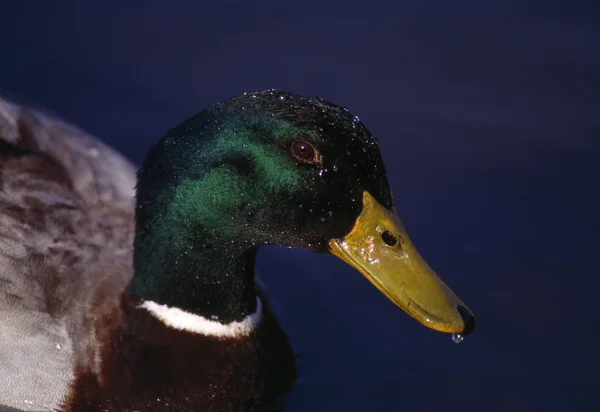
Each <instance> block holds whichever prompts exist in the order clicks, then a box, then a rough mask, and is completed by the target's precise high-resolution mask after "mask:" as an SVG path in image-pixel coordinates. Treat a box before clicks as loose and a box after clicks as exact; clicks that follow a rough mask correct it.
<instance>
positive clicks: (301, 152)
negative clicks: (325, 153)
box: [292, 140, 321, 164]
mask: <svg viewBox="0 0 600 412" xmlns="http://www.w3.org/2000/svg"><path fill="white" fill-rule="evenodd" d="M292 155H293V156H294V157H295V158H296V160H299V161H301V162H303V163H310V164H316V163H320V162H321V155H320V154H319V152H318V151H317V149H316V148H315V147H314V146H313V145H312V144H311V143H309V142H307V141H306V140H296V141H295V142H294V143H292Z"/></svg>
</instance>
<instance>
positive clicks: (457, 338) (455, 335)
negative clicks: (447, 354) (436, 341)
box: [452, 333, 465, 343]
mask: <svg viewBox="0 0 600 412" xmlns="http://www.w3.org/2000/svg"><path fill="white" fill-rule="evenodd" d="M464 338H465V337H464V336H463V335H462V334H461V333H453V334H452V341H453V342H454V343H461V342H462V341H463V339H464Z"/></svg>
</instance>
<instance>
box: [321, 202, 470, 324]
mask: <svg viewBox="0 0 600 412" xmlns="http://www.w3.org/2000/svg"><path fill="white" fill-rule="evenodd" d="M329 247H330V250H331V252H332V253H333V254H334V255H336V256H337V257H339V258H341V259H342V260H343V261H344V262H346V263H348V264H349V265H351V266H352V267H354V268H356V269H357V270H358V271H359V272H360V273H362V274H363V275H364V276H365V277H366V278H367V279H369V280H370V281H371V283H373V284H374V285H375V286H376V287H377V288H378V289H379V290H380V291H381V292H383V294H384V295H386V296H387V297H388V298H389V299H390V300H391V301H392V302H394V303H395V304H396V305H398V306H399V307H400V308H402V309H403V310H404V311H405V312H406V313H408V314H409V315H410V316H412V317H413V318H415V319H416V320H418V321H419V322H421V323H422V324H423V325H425V326H427V327H429V328H431V329H434V330H437V331H440V332H449V333H460V334H462V335H467V334H469V333H470V332H472V331H473V329H474V328H475V316H474V315H473V313H472V312H471V310H470V309H469V308H468V307H467V305H465V304H464V302H463V301H462V300H461V299H460V298H459V297H458V296H456V295H455V294H454V292H453V291H452V290H451V289H450V288H449V287H448V286H447V285H446V284H445V283H444V282H443V281H442V279H440V278H439V277H438V276H437V275H436V274H435V272H434V271H433V270H432V269H431V268H430V267H429V265H427V262H425V261H424V260H423V258H422V257H421V255H419V252H418V251H417V249H415V247H414V245H413V244H412V242H411V241H410V239H409V237H408V235H407V233H406V230H405V229H404V226H403V225H402V222H400V219H399V218H398V216H397V215H396V213H393V212H391V211H389V210H387V209H386V208H385V207H383V206H382V205H381V204H380V203H379V202H377V201H376V200H375V199H374V198H373V196H371V194H369V193H368V192H364V194H363V211H362V213H361V214H360V216H359V217H358V219H357V220H356V223H355V224H354V227H353V228H352V230H351V231H350V233H348V235H346V236H345V237H344V238H341V239H332V240H330V241H329Z"/></svg>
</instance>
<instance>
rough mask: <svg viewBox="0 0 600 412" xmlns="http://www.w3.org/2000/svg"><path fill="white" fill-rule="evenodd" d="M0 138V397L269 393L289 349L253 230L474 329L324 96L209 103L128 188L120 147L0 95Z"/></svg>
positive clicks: (262, 240)
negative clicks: (257, 270) (259, 270)
mask: <svg viewBox="0 0 600 412" xmlns="http://www.w3.org/2000/svg"><path fill="white" fill-rule="evenodd" d="M0 137H1V139H0V187H1V188H2V190H1V191H0V267H1V268H2V271H1V272H0V313H1V314H2V320H1V324H2V327H1V328H0V337H1V339H2V344H1V345H0V376H2V379H1V380H0V405H4V407H5V408H6V409H7V410H10V409H9V408H14V409H17V410H58V411H63V412H67V411H68V412H75V411H86V412H92V411H213V412H218V411H227V412H232V411H254V410H259V409H261V408H266V407H267V405H271V404H270V402H272V401H273V400H274V399H276V398H277V397H278V396H279V395H281V394H283V393H285V392H286V391H288V390H289V389H290V388H291V385H292V383H293V381H294V379H295V366H294V354H293V352H292V350H291V347H290V343H289V342H288V338H287V337H286V335H285V334H284V332H283V331H282V329H281V328H280V327H279V325H278V323H277V321H276V319H275V317H274V315H273V313H272V311H271V310H270V309H269V306H268V304H267V302H266V300H265V299H264V297H262V296H261V295H260V293H259V292H258V291H257V288H256V287H255V281H254V262H255V255H256V251H257V249H258V248H259V247H260V246H262V245H280V246H285V247H293V248H303V249H307V250H311V251H314V252H321V253H332V254H334V255H336V256H338V257H339V258H341V259H342V260H344V261H345V262H347V263H348V264H350V265H352V266H353V267H355V268H356V269H357V270H358V271H359V272H360V273H362V274H363V275H364V276H366V277H367V278H368V279H369V280H370V281H371V282H372V283H373V284H374V285H375V286H376V287H377V288H378V289H379V290H380V291H381V292H383V294H384V295H385V296H387V297H388V298H389V299H390V300H392V301H393V302H394V303H396V304H397V305H398V306H399V307H400V308H402V309H403V310H405V311H406V312H407V313H408V314H409V315H411V316H412V317H414V318H415V319H416V320H418V321H419V322H421V323H423V324H424V325H425V326H427V327H430V328H433V329H435V330H438V331H442V332H449V333H460V334H464V335H466V334H468V333H470V332H471V331H472V330H473V328H474V326H475V318H474V316H473V314H472V312H471V311H470V309H468V307H467V306H466V305H465V304H464V303H463V302H462V300H460V299H459V298H458V297H457V296H456V295H455V294H454V293H453V292H452V291H451V290H450V289H449V288H448V287H447V286H446V285H445V284H444V282H443V281H442V280H440V278H439V277H438V276H437V275H436V274H435V273H434V272H433V271H432V270H431V269H430V268H429V266H428V265H427V264H426V263H425V261H424V260H423V259H422V258H421V257H420V256H419V254H418V252H417V250H416V249H415V248H414V246H413V245H412V244H411V242H410V240H409V237H408V236H407V234H406V231H405V229H404V228H403V226H402V224H401V222H400V220H399V219H398V217H397V215H396V211H395V207H394V204H393V200H392V194H391V191H390V188H389V185H388V181H387V177H386V172H385V167H384V164H383V161H382V159H381V155H380V152H379V148H378V145H377V143H376V141H375V139H374V138H373V136H372V135H371V134H370V133H369V131H368V130H367V129H366V128H365V126H364V125H363V123H362V122H360V121H359V119H358V118H357V117H354V116H353V115H352V114H351V113H350V112H349V111H348V110H346V109H344V108H342V107H339V106H336V105H335V104H332V103H329V102H327V101H325V100H322V99H319V98H310V97H301V96H298V95H295V94H291V93H286V92H281V91H275V90H269V91H261V92H256V93H246V94H244V95H242V96H238V97H235V98H232V99H229V100H227V101H225V102H222V103H218V104H215V105H214V106H212V107H210V108H208V109H206V110H204V111H202V112H201V113H199V114H197V115H195V116H193V117H191V118H190V119H188V120H186V121H184V122H183V123H182V124H180V125H179V126H177V127H175V128H173V129H171V130H169V131H168V132H167V133H166V135H165V136H164V137H162V138H161V139H160V140H158V142H157V143H155V144H154V145H153V146H152V147H151V149H150V150H149V152H148V154H147V156H146V158H145V160H144V162H143V165H142V167H141V169H140V170H139V172H138V174H137V187H136V188H135V189H134V186H135V181H136V179H135V168H134V166H133V165H132V164H131V163H129V162H128V161H127V160H126V159H124V158H123V157H122V156H120V155H119V154H117V153H115V152H114V151H113V150H111V149H110V148H108V147H107V146H105V145H103V144H102V143H100V142H99V141H97V140H95V139H93V138H92V137H90V136H88V135H86V134H85V133H84V132H82V131H81V130H78V129H76V128H74V127H72V126H70V125H68V124H65V123H64V122H62V121H60V120H58V119H57V118H56V117H54V116H51V115H48V114H45V113H44V112H42V111H40V110H38V109H33V108H31V107H24V106H22V105H18V104H15V103H12V102H9V101H7V100H0ZM134 205H135V206H134ZM134 215H135V216H134ZM282 275H284V274H282ZM1 408H2V407H1V406H0V409H1Z"/></svg>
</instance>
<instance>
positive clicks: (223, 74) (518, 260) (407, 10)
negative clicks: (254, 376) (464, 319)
mask: <svg viewBox="0 0 600 412" xmlns="http://www.w3.org/2000/svg"><path fill="white" fill-rule="evenodd" d="M175 3H177V6H175V5H174V4H175ZM217 3H218V4H217ZM92 4H96V5H92ZM168 4H171V5H168ZM593 4H594V2H589V3H587V4H585V3H581V2H567V1H564V2H559V1H548V0H546V1H539V0H538V1H529V2H524V1H516V0H514V1H497V2H491V1H460V0H456V1H452V2H450V1H425V0H421V1H418V0H413V1H368V2H367V1H364V2H358V1H346V2H339V3H338V5H336V4H335V3H334V2H322V1H315V0H305V1H301V2H279V1H260V2H247V1H220V2H212V3H207V2H200V1H189V2H183V1H179V2H167V1H158V0H155V1H145V2H142V1H128V2H125V1H103V2H84V1H61V2H56V1H12V2H6V1H3V2H2V3H1V5H0V87H2V88H3V89H5V90H6V91H9V92H12V93H15V94H17V95H19V96H21V97H24V98H26V99H28V100H30V101H34V102H36V103H39V104H41V105H43V106H45V107H48V108H50V109H52V110H54V111H56V112H57V113H59V114H60V115H61V116H62V117H64V118H66V119H68V120H70V121H72V122H74V123H75V124H77V125H79V126H81V127H83V128H84V129H86V130H88V131H90V132H92V133H94V134H96V135H97V136H99V137H100V138H102V139H103V140H104V141H106V142H108V143H109V144H111V145H113V146H114V147H116V148H117V149H119V150H120V151H122V152H123V153H125V154H126V155H127V156H128V157H130V158H131V159H133V160H134V161H136V162H140V161H141V159H142V157H143V155H144V153H145V151H146V149H147V148H148V146H149V145H150V143H151V142H152V141H154V140H155V139H157V138H158V137H160V136H161V135H162V134H163V133H164V132H165V131H166V130H167V129H168V128H170V127H172V126H174V125H175V124H177V123H179V122H180V121H182V120H184V119H185V118H187V117H188V116H190V115H191V114H193V113H195V112H197V111H199V110H201V109H203V108H205V107H207V106H208V105H210V104H212V103H214V102H216V101H218V100H222V99H224V98H227V97H230V96H232V95H236V94H240V93H242V92H244V91H252V90H256V89H264V88H281V89H285V90H289V91H293V92H297V93H300V94H308V95H320V96H322V97H324V98H327V99H329V100H332V101H334V102H337V103H339V104H342V105H345V106H347V107H349V108H350V109H351V110H352V111H353V112H354V113H355V114H357V115H358V116H360V118H361V120H363V121H364V122H365V123H366V125H367V127H368V128H369V129H370V130H371V131H372V132H373V134H375V135H376V136H377V137H378V138H379V139H380V145H381V149H382V152H383V157H384V160H385V161H386V164H387V168H388V171H389V178H390V183H391V185H392V189H393V190H394V193H395V198H396V201H397V204H398V209H399V212H400V214H401V217H402V218H403V220H404V223H405V225H406V226H407V228H408V230H409V233H410V234H411V235H412V237H413V240H414V241H415V243H416V244H417V246H418V247H419V248H420V250H421V253H422V254H423V255H424V256H425V257H426V259H427V260H428V261H429V262H430V264H431V265H432V266H433V267H434V268H435V269H436V270H437V271H438V272H439V273H441V274H442V275H443V276H444V277H445V279H446V280H447V281H448V283H449V284H450V285H452V287H453V288H454V289H455V290H457V291H458V293H459V294H460V295H462V296H463V297H464V299H465V301H466V302H467V303H468V304H469V305H470V306H471V307H472V308H473V309H474V310H475V312H476V314H477V316H478V329H477V330H476V332H475V333H474V334H473V336H472V337H469V338H467V339H466V340H465V342H463V343H462V344H460V345H455V344H453V343H452V341H451V340H450V337H449V336H446V335H443V334H439V333H436V332H432V331H429V330H427V329H425V328H423V327H421V326H420V325H418V324H417V323H416V322H414V321H413V320H411V319H410V318H408V317H407V316H406V315H404V314H403V313H402V312H401V311H400V310H398V309H397V308H396V307H394V306H393V305H392V304H391V303H389V302H388V301H387V300H386V299H385V298H384V297H383V296H382V295H380V294H379V293H378V292H377V291H376V290H375V289H374V288H373V287H372V286H371V285H370V284H369V283H368V282H367V281H366V280H365V279H363V278H362V277H361V276H360V275H359V274H358V273H357V272H356V271H354V270H352V269H351V268H349V267H347V266H345V265H344V264H343V263H342V262H341V261H338V260H337V259H335V258H333V257H329V256H317V255H313V254H309V253H307V252H301V251H287V250H278V249H275V248H272V249H268V250H264V251H263V252H262V253H261V256H260V258H259V262H258V269H259V271H260V273H261V278H262V280H263V281H264V283H265V284H266V285H267V292H268V293H269V295H270V296H271V298H272V300H273V302H274V305H275V307H276V309H277V311H278V314H279V317H280V319H281V321H282V323H283V325H284V327H285V328H286V330H287V331H288V332H289V334H290V336H291V338H292V340H293V342H294V344H295V346H296V349H297V350H298V352H299V367H300V374H301V379H300V381H299V384H298V387H297V389H296V391H295V392H294V393H293V394H292V395H291V396H290V399H289V410H290V411H367V410H368V411H396V410H398V411H437V410H439V411H446V412H448V411H467V410H469V411H470V410H473V411H520V410H527V411H529V410H531V411H533V410H544V411H563V410H566V411H587V410H599V409H596V408H597V407H598V406H599V403H600V402H599V400H598V394H597V391H598V384H599V382H600V377H599V370H600V369H599V367H600V356H599V355H598V350H599V348H600V339H599V333H598V327H599V326H600V320H599V316H598V315H599V314H600V313H599V312H600V311H599V310H598V305H599V300H598V293H599V287H600V271H599V269H598V254H599V253H600V250H599V246H600V241H599V240H598V238H599V233H598V232H599V230H600V225H599V221H600V219H598V216H597V215H598V212H599V210H600V199H599V193H600V189H599V181H600V180H599V179H600V137H599V132H600V118H599V116H598V115H599V113H600V111H599V110H600V96H599V94H600V19H599V16H600V14H599V13H598V7H600V6H595V9H594V6H593Z"/></svg>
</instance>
